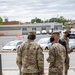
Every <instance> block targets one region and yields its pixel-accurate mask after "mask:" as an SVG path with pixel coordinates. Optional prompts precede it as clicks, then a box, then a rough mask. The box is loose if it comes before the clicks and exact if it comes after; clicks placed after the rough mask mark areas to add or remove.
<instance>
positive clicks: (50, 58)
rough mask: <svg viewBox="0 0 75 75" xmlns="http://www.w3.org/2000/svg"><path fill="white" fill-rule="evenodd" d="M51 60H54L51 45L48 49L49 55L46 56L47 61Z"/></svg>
mask: <svg viewBox="0 0 75 75" xmlns="http://www.w3.org/2000/svg"><path fill="white" fill-rule="evenodd" d="M53 61H54V49H53V47H51V48H50V50H49V57H48V58H47V62H48V63H51V62H53Z"/></svg>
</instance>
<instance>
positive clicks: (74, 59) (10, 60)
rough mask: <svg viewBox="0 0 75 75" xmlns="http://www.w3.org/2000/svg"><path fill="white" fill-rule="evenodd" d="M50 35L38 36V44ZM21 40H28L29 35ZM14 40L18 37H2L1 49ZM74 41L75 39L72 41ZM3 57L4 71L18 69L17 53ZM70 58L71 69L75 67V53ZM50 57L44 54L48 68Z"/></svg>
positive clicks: (4, 54) (0, 41) (0, 40)
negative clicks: (41, 39)
mask: <svg viewBox="0 0 75 75" xmlns="http://www.w3.org/2000/svg"><path fill="white" fill-rule="evenodd" d="M49 36H50V35H48V34H47V35H37V36H36V40H35V41H36V42H37V41H38V40H39V39H40V38H44V37H49ZM20 38H21V39H22V40H25V41H26V39H27V35H24V38H22V36H20ZM12 40H17V38H16V36H2V37H0V49H1V47H2V45H5V44H6V43H8V42H9V41H12ZM71 40H74V39H71ZM1 55H2V68H3V69H18V67H17V65H16V55H17V54H16V53H1ZM69 56H70V67H75V52H73V53H71V54H69ZM47 57H48V52H44V65H45V67H48V65H49V64H48V63H47V61H46V59H47Z"/></svg>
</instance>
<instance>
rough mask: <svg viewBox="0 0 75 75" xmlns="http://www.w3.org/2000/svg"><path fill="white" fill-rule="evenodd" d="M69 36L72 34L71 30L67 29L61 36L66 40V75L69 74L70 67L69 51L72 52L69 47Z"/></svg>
mask: <svg viewBox="0 0 75 75" xmlns="http://www.w3.org/2000/svg"><path fill="white" fill-rule="evenodd" d="M69 36H70V31H69V30H65V31H64V35H63V36H62V37H61V38H60V39H61V40H63V41H65V42H66V60H65V75H68V69H69V60H70V59H69V55H68V54H69V53H71V52H72V50H70V48H69Z"/></svg>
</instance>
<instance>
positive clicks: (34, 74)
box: [21, 73, 42, 75]
mask: <svg viewBox="0 0 75 75" xmlns="http://www.w3.org/2000/svg"><path fill="white" fill-rule="evenodd" d="M21 75H42V74H38V73H22V74H21Z"/></svg>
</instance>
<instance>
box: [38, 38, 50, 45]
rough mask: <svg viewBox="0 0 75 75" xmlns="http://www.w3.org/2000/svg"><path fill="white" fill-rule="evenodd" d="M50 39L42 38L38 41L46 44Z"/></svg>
mask: <svg viewBox="0 0 75 75" xmlns="http://www.w3.org/2000/svg"><path fill="white" fill-rule="evenodd" d="M48 41H49V39H40V40H39V41H38V43H39V44H46V43H48Z"/></svg>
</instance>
